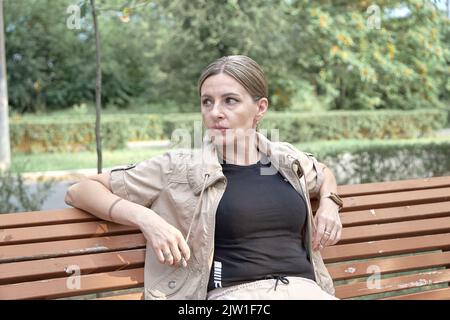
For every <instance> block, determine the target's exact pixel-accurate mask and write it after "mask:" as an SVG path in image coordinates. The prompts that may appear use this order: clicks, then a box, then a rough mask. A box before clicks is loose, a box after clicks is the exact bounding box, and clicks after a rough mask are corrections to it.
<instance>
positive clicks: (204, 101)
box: [202, 99, 211, 106]
mask: <svg viewBox="0 0 450 320" xmlns="http://www.w3.org/2000/svg"><path fill="white" fill-rule="evenodd" d="M202 104H203V105H204V106H210V105H211V100H209V99H205V100H203V101H202Z"/></svg>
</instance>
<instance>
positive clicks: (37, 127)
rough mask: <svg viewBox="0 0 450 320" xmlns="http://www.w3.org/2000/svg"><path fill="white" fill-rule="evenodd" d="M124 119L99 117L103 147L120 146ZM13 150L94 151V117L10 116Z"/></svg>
mask: <svg viewBox="0 0 450 320" xmlns="http://www.w3.org/2000/svg"><path fill="white" fill-rule="evenodd" d="M128 125H129V120H127V119H108V118H105V119H103V120H102V126H101V134H102V136H103V140H102V147H103V148H104V149H106V150H115V149H121V148H124V147H125V146H126V142H127V140H128V134H127V130H126V129H127V126H128ZM10 133H11V145H12V149H13V152H30V153H39V152H77V151H91V150H95V119H91V118H88V117H77V118H71V119H66V118H62V117H50V118H43V119H26V120H18V119H13V120H12V121H11V122H10Z"/></svg>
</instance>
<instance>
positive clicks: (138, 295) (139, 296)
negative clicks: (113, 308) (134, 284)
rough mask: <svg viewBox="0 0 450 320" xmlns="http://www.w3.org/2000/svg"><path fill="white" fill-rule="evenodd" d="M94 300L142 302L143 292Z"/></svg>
mask: <svg viewBox="0 0 450 320" xmlns="http://www.w3.org/2000/svg"><path fill="white" fill-rule="evenodd" d="M95 300H144V293H143V292H135V293H128V294H121V295H116V296H109V297H101V298H97V299H95Z"/></svg>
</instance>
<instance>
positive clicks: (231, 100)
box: [225, 98, 238, 104]
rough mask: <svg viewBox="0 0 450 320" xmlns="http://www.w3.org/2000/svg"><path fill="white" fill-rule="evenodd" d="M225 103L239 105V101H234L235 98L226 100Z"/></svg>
mask: <svg viewBox="0 0 450 320" xmlns="http://www.w3.org/2000/svg"><path fill="white" fill-rule="evenodd" d="M225 102H226V103H227V104H235V103H237V102H238V101H237V100H236V99H234V98H226V100H225Z"/></svg>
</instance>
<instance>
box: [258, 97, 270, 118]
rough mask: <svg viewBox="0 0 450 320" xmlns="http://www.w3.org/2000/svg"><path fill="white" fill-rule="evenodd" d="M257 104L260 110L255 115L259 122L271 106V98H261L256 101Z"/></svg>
mask: <svg viewBox="0 0 450 320" xmlns="http://www.w3.org/2000/svg"><path fill="white" fill-rule="evenodd" d="M256 105H257V106H258V111H257V113H256V116H255V121H256V122H257V123H258V122H259V121H260V120H261V119H262V118H263V117H264V114H265V113H266V112H267V109H268V108H269V100H267V98H261V99H259V100H258V101H257V102H256Z"/></svg>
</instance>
